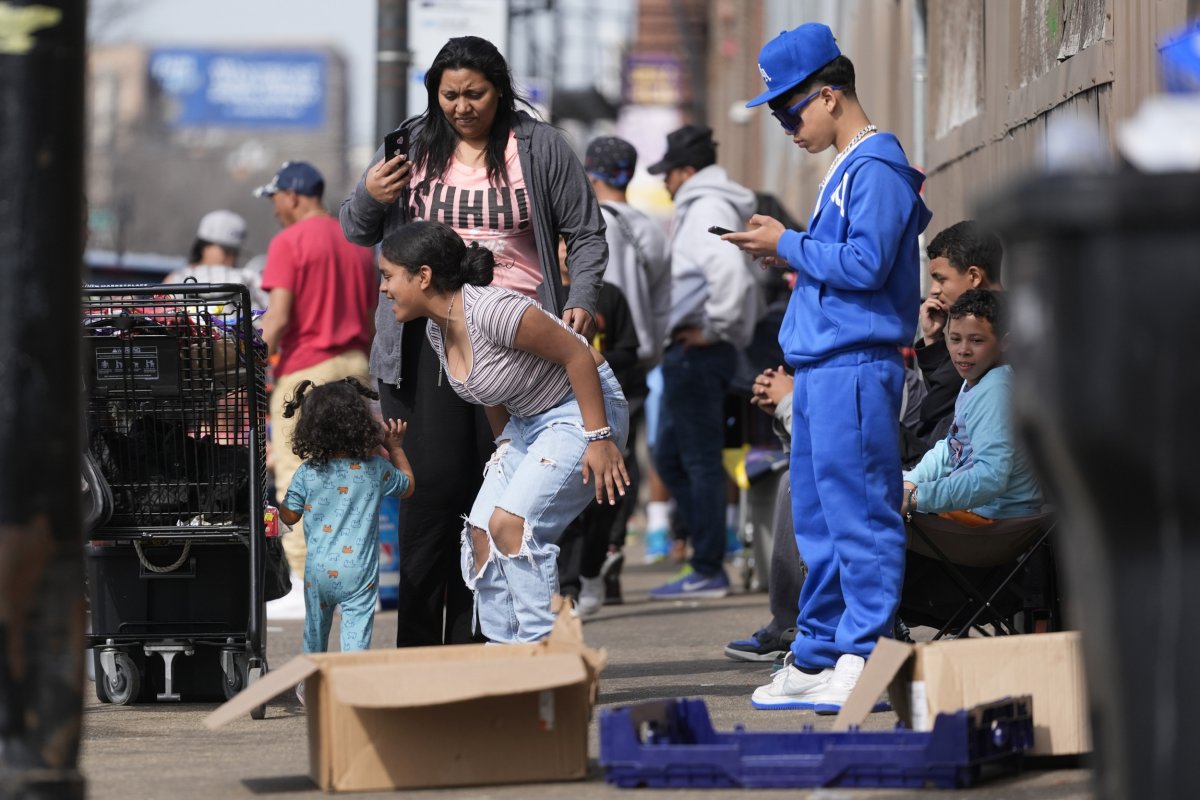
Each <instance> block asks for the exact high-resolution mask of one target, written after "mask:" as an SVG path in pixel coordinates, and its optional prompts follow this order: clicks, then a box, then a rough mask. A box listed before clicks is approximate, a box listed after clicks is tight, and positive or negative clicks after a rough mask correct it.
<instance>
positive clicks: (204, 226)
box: [196, 209, 246, 250]
mask: <svg viewBox="0 0 1200 800" xmlns="http://www.w3.org/2000/svg"><path fill="white" fill-rule="evenodd" d="M196 238H198V239H203V240H204V241H206V242H212V243H213V244H219V245H221V246H222V247H228V248H230V249H232V250H241V249H242V245H243V244H245V243H246V220H244V219H242V217H241V215H240V214H235V213H233V212H232V211H226V210H225V209H221V210H219V211H210V212H208V213H207V214H205V215H204V216H203V217H201V218H200V227H199V228H197V229H196Z"/></svg>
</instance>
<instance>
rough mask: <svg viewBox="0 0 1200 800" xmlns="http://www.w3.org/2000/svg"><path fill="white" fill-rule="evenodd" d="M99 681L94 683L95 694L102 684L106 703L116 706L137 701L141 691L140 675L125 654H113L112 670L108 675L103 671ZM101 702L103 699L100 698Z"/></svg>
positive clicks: (131, 660)
mask: <svg viewBox="0 0 1200 800" xmlns="http://www.w3.org/2000/svg"><path fill="white" fill-rule="evenodd" d="M98 677H99V678H100V680H98V681H96V688H97V694H98V693H99V689H100V688H101V684H103V689H104V694H105V695H106V696H107V697H108V702H110V703H113V704H115V705H118V706H126V705H129V704H130V703H132V702H134V701H135V700H137V699H138V695H139V694H140V693H141V691H142V674H141V673H140V672H138V668H137V664H135V663H133V659H132V658H130V657H129V655H128V654H127V653H115V654H113V670H112V673H111V674H110V673H109V672H107V671H105V672H104V674H103V675H102V676H98ZM100 699H101V700H102V701H103V699H104V698H103V697H102V698H100Z"/></svg>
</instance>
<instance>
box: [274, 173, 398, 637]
mask: <svg viewBox="0 0 1200 800" xmlns="http://www.w3.org/2000/svg"><path fill="white" fill-rule="evenodd" d="M324 192H325V179H324V178H322V177H321V173H320V172H318V171H317V170H316V169H315V168H314V167H313V166H312V165H311V164H308V163H306V162H304V161H286V162H284V164H283V166H282V167H280V168H279V171H278V172H276V173H275V177H274V178H272V179H271V182H270V183H268V184H267V185H265V186H261V187H259V188H258V189H255V190H254V195H255V196H256V197H269V198H270V199H271V202H272V203H274V205H275V217H276V219H278V220H279V224H280V225H282V226H283V230H282V231H280V232H279V233H278V234H276V235H275V238H274V239H272V240H271V244H270V246H269V247H268V248H267V265H266V267H265V268H264V270H263V276H262V285H263V289H264V290H265V291H268V292H269V293H270V295H269V299H268V302H267V312H266V313H265V314H264V315H263V317H262V320H261V325H262V333H263V340H264V341H265V342H266V343H267V350H268V353H269V354H271V355H276V354H277V355H278V360H277V361H276V363H275V388H274V389H273V390H272V392H271V451H272V457H273V461H274V465H275V488H276V492H277V494H278V495H279V496H281V497H282V496H283V493H284V492H286V491H287V488H288V485H289V484H290V483H291V480H292V475H293V474H294V473H295V471H296V469H297V468H298V467H299V466H300V459H299V458H297V457H296V455H295V453H293V452H292V431H293V430H294V428H295V424H296V417H293V418H291V419H284V417H283V405H284V402H285V400H286V399H287V398H288V397H290V396H291V394H292V392H293V391H294V390H295V388H296V386H297V385H298V384H299V383H300V382H301V381H303V380H311V381H313V382H315V383H318V384H320V383H327V382H329V381H335V380H341V379H342V378H346V377H350V376H354V377H357V378H359V379H361V380H362V381H363V382H364V383H368V385H369V381H370V378H369V377H368V368H367V353H369V352H370V350H371V338H372V337H373V336H374V335H375V329H374V313H375V305H376V303H377V302H378V298H379V278H378V273H377V270H376V267H375V256H374V253H373V252H372V251H371V250H370V249H369V248H366V247H360V246H358V245H355V244H350V243H349V242H348V241H346V237H345V236H343V235H342V228H341V225H340V224H339V223H338V220H337V217H333V216H331V215H330V214H329V212H328V211H326V210H325V206H324V205H322V203H321V197H322V195H323V194H324ZM283 544H284V550H285V552H286V553H287V558H288V564H289V565H290V566H291V569H292V575H293V581H292V583H293V586H296V585H303V575H304V554H305V547H304V532H303V529H302V528H301V527H300V525H297V526H296V527H295V529H293V530H292V531H291V532H290V533H288V534H286V535H285V536H284V538H283ZM301 601H303V596H302V595H301ZM289 608H290V605H289ZM276 616H279V617H282V616H283V614H277V615H276ZM299 616H301V617H303V607H302V606H301V607H300V609H299Z"/></svg>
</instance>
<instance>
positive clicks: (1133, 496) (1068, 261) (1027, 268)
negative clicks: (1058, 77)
mask: <svg viewBox="0 0 1200 800" xmlns="http://www.w3.org/2000/svg"><path fill="white" fill-rule="evenodd" d="M980 212H981V213H980V217H981V218H982V219H984V220H986V221H987V222H989V223H990V224H992V225H994V226H995V227H996V228H997V229H998V230H999V232H1000V233H1001V235H1002V236H1003V237H1004V239H1005V243H1006V246H1007V250H1006V254H1005V259H1004V260H1005V273H1006V274H1005V283H1006V284H1007V285H1008V288H1009V289H1010V290H1011V299H1012V312H1013V333H1012V341H1011V346H1010V351H1009V352H1010V354H1011V357H1012V361H1013V363H1014V369H1015V377H1016V382H1017V399H1016V403H1017V415H1018V422H1019V427H1020V429H1021V431H1022V434H1023V435H1024V437H1025V438H1026V441H1027V443H1028V445H1029V447H1030V450H1031V451H1032V453H1033V455H1034V458H1035V460H1036V461H1037V463H1038V465H1039V467H1040V469H1041V472H1042V474H1043V477H1044V479H1045V482H1046V484H1047V487H1048V489H1049V491H1050V493H1051V494H1052V496H1053V499H1054V500H1055V501H1056V502H1057V503H1058V504H1059V506H1060V509H1061V512H1062V513H1061V518H1062V524H1061V526H1060V528H1061V531H1062V538H1061V540H1060V541H1061V543H1062V545H1063V547H1062V562H1063V563H1064V564H1065V571H1066V578H1067V599H1068V602H1069V603H1070V608H1071V610H1072V612H1073V613H1072V616H1071V619H1073V620H1077V621H1079V622H1080V623H1081V625H1080V627H1081V629H1082V631H1083V640H1084V653H1085V659H1086V672H1087V680H1088V684H1089V695H1090V702H1091V710H1092V729H1093V732H1094V735H1095V759H1094V764H1095V767H1096V769H1097V778H1098V785H1099V789H1100V795H1101V796H1102V797H1105V798H1129V797H1154V798H1194V797H1196V796H1200V795H1198V790H1200V758H1197V754H1198V753H1200V635H1198V634H1200V359H1198V358H1197V350H1196V348H1197V346H1200V175H1197V174H1186V175H1183V174H1178V175H1157V176H1154V175H1142V174H1133V173H1122V174H1114V175H1092V176H1047V177H1041V178H1037V179H1034V180H1031V181H1029V182H1026V183H1022V184H1018V185H1014V186H1013V187H1011V188H1010V189H1008V190H1006V191H1004V192H1003V193H1002V194H1001V195H999V196H996V197H994V198H991V199H990V200H989V201H988V202H986V203H984V205H983V207H982V208H981V209H980ZM1034 718H1035V720H1036V718H1037V709H1036V708H1035V709H1034Z"/></svg>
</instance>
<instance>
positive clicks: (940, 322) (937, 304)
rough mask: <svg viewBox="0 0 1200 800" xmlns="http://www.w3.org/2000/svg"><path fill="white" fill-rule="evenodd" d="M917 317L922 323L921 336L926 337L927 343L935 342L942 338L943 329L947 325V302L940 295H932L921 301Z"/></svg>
mask: <svg viewBox="0 0 1200 800" xmlns="http://www.w3.org/2000/svg"><path fill="white" fill-rule="evenodd" d="M917 318H918V320H919V321H920V324H921V336H922V337H923V338H924V339H925V344H933V343H934V342H936V341H937V340H938V339H940V338H942V331H943V330H944V329H945V327H946V304H945V303H943V302H942V299H941V298H940V297H934V296H933V295H930V296H929V297H926V298H925V302H924V303H921V310H920V312H919V314H918V317H917Z"/></svg>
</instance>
